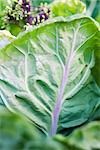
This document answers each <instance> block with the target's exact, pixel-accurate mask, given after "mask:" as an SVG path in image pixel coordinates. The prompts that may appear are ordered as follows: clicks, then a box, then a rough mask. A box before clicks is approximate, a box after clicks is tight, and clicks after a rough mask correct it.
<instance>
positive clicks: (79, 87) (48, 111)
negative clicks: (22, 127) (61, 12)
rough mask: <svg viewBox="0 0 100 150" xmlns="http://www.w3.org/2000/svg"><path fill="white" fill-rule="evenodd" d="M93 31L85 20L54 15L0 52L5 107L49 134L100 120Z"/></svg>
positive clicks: (0, 87) (0, 91) (93, 24)
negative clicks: (18, 113) (21, 115)
mask: <svg viewBox="0 0 100 150" xmlns="http://www.w3.org/2000/svg"><path fill="white" fill-rule="evenodd" d="M98 33H99V26H98V24H97V23H96V22H95V21H94V20H93V19H91V18H90V17H86V16H84V15H74V16H70V17H68V18H64V17H58V18H54V19H51V20H48V21H47V22H45V23H43V24H41V25H40V26H37V27H34V28H33V29H31V30H30V31H26V32H25V33H23V34H22V35H20V36H18V37H17V38H16V39H15V40H13V41H12V42H11V43H10V44H9V45H7V46H6V47H4V48H3V49H1V50H0V96H1V99H2V100H3V102H4V103H5V105H6V106H7V108H8V109H9V110H10V111H12V112H15V111H19V112H21V113H22V114H24V115H25V116H27V117H28V118H29V119H30V120H31V121H32V122H33V123H34V124H35V126H36V127H37V128H38V129H39V130H41V131H42V132H44V133H45V134H46V135H51V136H53V135H55V134H56V133H63V130H64V131H65V132H64V133H65V134H68V133H69V131H70V129H71V130H72V129H73V128H75V127H77V126H79V125H82V124H83V123H86V122H88V121H90V120H93V119H96V118H97V117H100V113H99V112H100V88H99V86H98V85H97V84H96V82H95V78H94V76H92V74H91V69H92V68H93V67H94V65H95V57H94V51H97V49H98V46H99V42H98V38H99V34H98ZM68 129H69V130H68Z"/></svg>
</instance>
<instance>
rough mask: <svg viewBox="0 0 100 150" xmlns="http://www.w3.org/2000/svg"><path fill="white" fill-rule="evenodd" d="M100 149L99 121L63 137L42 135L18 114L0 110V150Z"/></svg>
mask: <svg viewBox="0 0 100 150" xmlns="http://www.w3.org/2000/svg"><path fill="white" fill-rule="evenodd" d="M42 149H44V150H100V121H98V122H97V121H94V122H92V123H89V124H88V125H84V126H83V127H81V128H78V129H76V130H75V131H74V132H73V133H72V134H71V135H69V136H67V137H63V136H61V135H56V136H55V137H44V135H43V134H42V133H41V132H40V131H37V129H36V128H35V127H34V126H33V124H32V123H31V122H29V121H28V120H27V119H26V118H24V117H22V116H20V115H19V114H17V115H16V114H14V113H10V112H9V111H7V110H5V109H4V108H2V109H1V111H0V150H42Z"/></svg>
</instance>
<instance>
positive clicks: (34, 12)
mask: <svg viewBox="0 0 100 150" xmlns="http://www.w3.org/2000/svg"><path fill="white" fill-rule="evenodd" d="M49 17H50V9H49V8H48V6H45V5H42V6H40V7H37V8H36V7H34V8H32V7H31V2H30V0H18V2H14V3H13V4H12V7H9V10H7V20H8V21H14V22H16V21H17V22H18V20H19V21H20V20H22V21H23V22H24V23H25V24H29V25H38V24H39V23H42V22H44V21H45V20H47V19H48V18H49Z"/></svg>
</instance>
